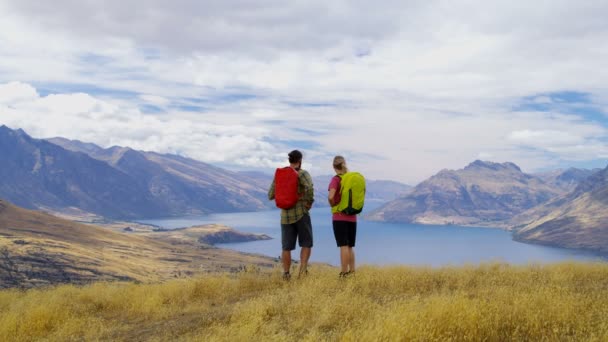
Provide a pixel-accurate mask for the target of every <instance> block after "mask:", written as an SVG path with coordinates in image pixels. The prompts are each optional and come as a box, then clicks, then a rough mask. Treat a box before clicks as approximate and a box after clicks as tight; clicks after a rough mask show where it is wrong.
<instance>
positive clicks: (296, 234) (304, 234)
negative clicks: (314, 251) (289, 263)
mask: <svg viewBox="0 0 608 342" xmlns="http://www.w3.org/2000/svg"><path fill="white" fill-rule="evenodd" d="M296 239H298V242H299V244H300V247H312V223H311V222H310V215H308V214H304V216H302V218H301V219H300V220H298V222H296V223H291V224H281V242H282V244H283V250H284V251H293V250H294V249H296Z"/></svg>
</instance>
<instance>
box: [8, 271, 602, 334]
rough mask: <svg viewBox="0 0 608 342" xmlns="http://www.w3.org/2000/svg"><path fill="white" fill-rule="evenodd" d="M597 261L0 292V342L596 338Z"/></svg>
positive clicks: (254, 275) (257, 274)
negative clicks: (46, 341)
mask: <svg viewBox="0 0 608 342" xmlns="http://www.w3.org/2000/svg"><path fill="white" fill-rule="evenodd" d="M607 315H608V265H606V264H576V263H564V264H556V265H549V266H534V265H531V266H517V267H515V266H508V265H502V264H491V265H482V266H468V267H446V268H440V269H430V268H410V267H386V268H375V267H363V268H361V269H360V270H359V271H358V272H357V274H356V277H353V278H349V279H338V277H337V271H336V270H335V269H333V268H329V267H322V266H313V267H312V269H311V273H310V274H309V275H308V276H307V277H305V278H303V279H292V281H290V282H284V281H282V280H281V278H280V272H279V271H278V270H274V271H257V270H255V269H249V270H248V271H247V272H241V273H238V274H224V275H209V276H205V277H201V278H192V279H177V280H171V281H168V282H165V283H163V284H140V285H136V284H131V283H116V282H114V283H97V284H92V285H88V286H84V287H76V286H67V285H64V286H60V287H57V288H50V289H45V290H40V289H37V290H28V291H17V290H4V291H0V340H2V341H23V340H38V339H41V338H44V339H48V340H82V339H85V340H112V341H142V340H146V341H148V340H150V341H169V340H171V341H173V340H177V341H245V340H253V341H288V340H304V341H319V340H332V341H335V340H342V341H355V340H356V341H377V340H382V341H400V340H401V341H449V340H452V341H482V340H483V341H560V340H563V341H573V340H576V341H606V340H608V321H607V320H606V317H607Z"/></svg>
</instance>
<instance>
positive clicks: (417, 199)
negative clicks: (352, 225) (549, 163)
mask: <svg viewBox="0 0 608 342" xmlns="http://www.w3.org/2000/svg"><path fill="white" fill-rule="evenodd" d="M563 193H564V191H563V190H561V189H559V188H556V187H553V186H551V185H549V184H547V183H545V182H543V181H542V180H541V179H539V178H537V177H534V176H532V175H529V174H526V173H523V172H522V171H521V169H520V168H519V167H518V166H517V165H515V164H513V163H502V164H499V163H492V162H484V161H480V160H477V161H475V162H473V163H471V164H469V165H468V166H466V167H465V168H464V169H461V170H442V171H440V172H439V173H437V174H436V175H434V176H432V177H431V178H429V179H427V180H426V181H424V182H422V183H420V184H418V185H417V186H416V187H414V189H412V190H411V191H410V192H409V193H408V194H407V195H405V196H403V197H400V198H398V199H396V200H393V201H391V202H389V203H387V204H386V205H384V206H382V207H380V208H378V209H377V210H375V211H373V212H372V213H370V214H369V215H368V218H369V219H372V220H379V221H389V222H408V223H422V224H458V225H480V226H491V227H503V226H505V221H506V220H508V219H510V218H512V217H513V216H515V215H516V214H519V213H521V212H523V211H525V210H527V209H529V208H531V207H534V206H536V205H539V204H541V203H544V202H547V201H549V200H550V199H552V198H555V197H557V196H558V195H560V194H563Z"/></svg>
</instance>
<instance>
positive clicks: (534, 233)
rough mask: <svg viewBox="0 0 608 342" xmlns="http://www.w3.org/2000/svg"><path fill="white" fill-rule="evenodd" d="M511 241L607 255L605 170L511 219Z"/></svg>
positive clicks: (607, 183) (607, 186) (607, 178)
mask: <svg viewBox="0 0 608 342" xmlns="http://www.w3.org/2000/svg"><path fill="white" fill-rule="evenodd" d="M512 224H513V225H514V226H515V229H516V231H515V233H514V238H515V239H516V240H519V241H526V242H535V243H541V244H547V245H554V246H560V247H568V248H580V249H588V250H593V251H599V252H602V253H608V167H606V168H605V169H603V170H601V171H599V172H596V173H594V174H593V175H591V176H590V177H588V178H586V179H585V180H583V181H581V182H580V184H579V185H578V186H577V187H576V188H575V189H574V191H572V192H570V193H568V194H566V195H564V196H562V197H560V198H557V199H555V200H553V201H551V202H549V203H546V204H544V205H542V206H539V207H537V208H533V209H531V210H529V211H527V212H525V213H522V214H521V215H519V216H517V217H515V218H514V219H513V220H512Z"/></svg>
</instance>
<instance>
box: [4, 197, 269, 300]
mask: <svg viewBox="0 0 608 342" xmlns="http://www.w3.org/2000/svg"><path fill="white" fill-rule="evenodd" d="M176 234H178V235H176ZM227 234H228V235H230V234H231V233H230V230H229V229H228V228H226V227H218V226H209V227H194V228H189V229H185V230H180V231H178V232H174V233H172V232H159V233H148V234H144V235H141V234H126V233H118V232H115V231H111V230H109V229H105V228H100V227H96V226H93V225H85V224H79V223H74V222H71V221H67V220H63V219H60V218H57V217H54V216H51V215H48V214H46V213H43V212H37V211H31V210H26V209H22V208H18V207H16V206H14V205H12V204H10V203H8V202H6V201H2V200H0V288H2V287H35V286H40V285H48V284H58V283H75V284H82V283H89V282H92V281H99V280H131V281H142V282H151V281H161V280H166V279H170V278H173V277H176V276H181V275H188V274H190V275H192V274H200V273H205V272H217V271H222V270H224V271H225V270H237V269H239V268H240V267H243V266H244V265H249V264H253V265H259V266H264V267H272V266H273V265H274V260H272V259H270V258H267V257H262V256H256V255H246V254H241V253H237V252H234V251H230V250H223V249H218V248H215V247H213V246H211V244H209V242H213V239H214V237H215V238H216V239H217V238H222V237H223V238H226V235H227ZM233 235H234V237H235V238H241V239H242V238H247V239H258V238H264V237H258V236H246V237H245V236H243V234H240V233H236V232H234V233H233ZM209 239H211V240H209Z"/></svg>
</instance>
